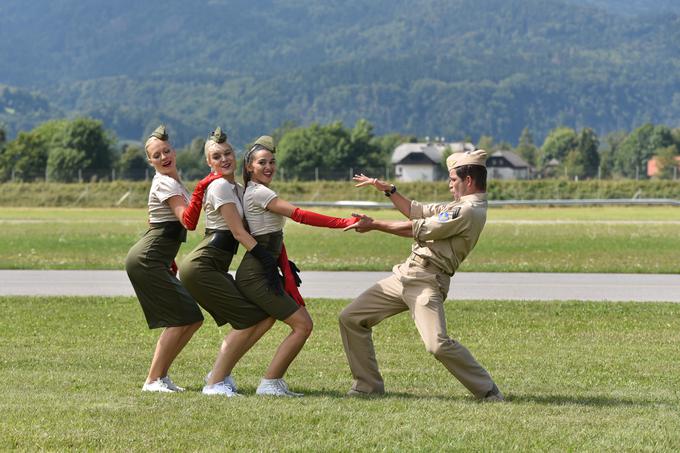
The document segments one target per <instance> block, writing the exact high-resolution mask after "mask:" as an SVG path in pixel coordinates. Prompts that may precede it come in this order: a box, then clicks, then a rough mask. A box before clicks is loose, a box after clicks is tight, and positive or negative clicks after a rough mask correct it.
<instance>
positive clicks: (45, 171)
mask: <svg viewBox="0 0 680 453" xmlns="http://www.w3.org/2000/svg"><path fill="white" fill-rule="evenodd" d="M45 182H47V167H45Z"/></svg>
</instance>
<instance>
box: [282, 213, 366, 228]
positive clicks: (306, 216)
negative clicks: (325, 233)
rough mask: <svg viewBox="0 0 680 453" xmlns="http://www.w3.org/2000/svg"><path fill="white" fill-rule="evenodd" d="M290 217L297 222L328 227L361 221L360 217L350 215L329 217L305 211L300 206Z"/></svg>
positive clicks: (344, 226)
mask: <svg viewBox="0 0 680 453" xmlns="http://www.w3.org/2000/svg"><path fill="white" fill-rule="evenodd" d="M290 218H291V219H293V220H295V221H296V222H297V223H304V224H305V225H312V226H318V227H326V228H346V227H348V226H350V225H354V224H355V223H357V222H358V221H359V218H358V217H350V218H347V219H343V218H340V217H329V216H327V215H323V214H317V213H316V212H312V211H305V210H303V209H300V208H295V211H293V215H291V216H290Z"/></svg>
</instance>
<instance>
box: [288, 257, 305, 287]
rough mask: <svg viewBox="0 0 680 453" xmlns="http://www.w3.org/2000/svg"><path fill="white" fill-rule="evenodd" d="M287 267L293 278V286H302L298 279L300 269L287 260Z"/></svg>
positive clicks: (300, 280)
mask: <svg viewBox="0 0 680 453" xmlns="http://www.w3.org/2000/svg"><path fill="white" fill-rule="evenodd" d="M288 266H290V271H291V273H292V274H293V277H295V286H297V287H298V288H299V287H300V285H301V284H302V279H301V278H300V269H299V268H298V267H297V265H296V264H295V263H294V262H292V261H291V260H288Z"/></svg>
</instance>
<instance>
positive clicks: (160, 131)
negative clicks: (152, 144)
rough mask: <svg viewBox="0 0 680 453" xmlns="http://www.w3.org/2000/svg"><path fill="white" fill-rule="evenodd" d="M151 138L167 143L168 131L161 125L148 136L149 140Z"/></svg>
mask: <svg viewBox="0 0 680 453" xmlns="http://www.w3.org/2000/svg"><path fill="white" fill-rule="evenodd" d="M151 137H156V138H157V139H158V140H162V141H164V142H166V141H168V131H167V129H166V128H165V125H164V124H161V125H160V126H158V127H157V128H156V129H154V131H153V132H152V133H151V135H149V138H151Z"/></svg>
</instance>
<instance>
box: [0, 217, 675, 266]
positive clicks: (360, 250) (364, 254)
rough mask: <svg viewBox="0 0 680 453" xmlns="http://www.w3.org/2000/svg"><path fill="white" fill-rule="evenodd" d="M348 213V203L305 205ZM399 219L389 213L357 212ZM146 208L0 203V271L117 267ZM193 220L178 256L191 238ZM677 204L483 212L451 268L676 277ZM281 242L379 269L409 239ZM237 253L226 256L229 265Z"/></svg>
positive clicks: (299, 234)
mask: <svg viewBox="0 0 680 453" xmlns="http://www.w3.org/2000/svg"><path fill="white" fill-rule="evenodd" d="M315 210H317V211H319V212H323V213H326V214H329V215H337V216H348V215H349V214H350V212H351V209H342V210H339V209H315ZM366 212H367V213H368V214H369V215H372V216H374V217H376V218H381V219H399V215H398V213H397V212H396V211H394V210H378V211H373V210H370V211H366ZM145 226H146V212H145V211H144V210H131V209H61V208H25V209H21V208H3V209H2V210H0V228H1V229H2V241H0V268H2V269H122V267H123V262H124V259H125V255H126V254H127V251H128V249H129V248H130V246H131V245H132V244H134V243H135V241H136V240H137V239H138V238H139V237H140V236H141V235H142V234H143V233H144V231H145ZM202 229H203V224H202V223H201V224H200V225H199V230H198V231H197V232H191V233H189V239H188V242H187V243H186V244H184V245H183V246H182V248H181V250H180V253H179V259H178V262H180V263H181V258H182V257H183V256H184V255H186V253H188V252H189V251H190V250H191V249H192V247H194V246H195V245H196V244H197V243H198V241H199V240H200V238H201V235H202V233H201V231H202ZM678 231H680V209H678V208H673V207H647V208H644V207H643V208H641V207H585V208H491V209H490V210H489V215H488V223H487V226H486V228H485V230H484V232H483V234H482V236H481V238H480V241H479V243H478V245H477V247H476V249H475V250H474V251H473V252H472V254H471V255H470V256H469V257H468V259H467V260H466V262H465V263H463V266H462V267H461V271H499V272H500V271H505V272H520V271H521V272H633V273H678V272H680V260H678V259H677V256H678V252H679V251H680V235H679V234H678ZM285 235H286V246H287V248H288V251H289V255H290V256H291V259H293V260H294V261H296V262H297V263H298V265H299V266H300V267H301V268H302V270H389V269H391V267H392V265H394V264H395V263H397V262H399V261H402V260H403V259H404V258H405V257H406V256H407V255H408V253H409V251H410V246H411V241H410V240H409V239H405V238H399V237H395V236H391V235H386V234H383V233H376V232H372V233H367V234H357V233H355V232H342V231H340V230H328V229H325V228H314V227H310V226H306V225H299V224H296V223H294V222H292V221H288V223H287V225H286V230H285ZM242 253H243V251H242V249H241V251H240V252H239V255H238V256H237V257H236V259H235V260H234V265H237V264H238V262H239V260H240V256H241V255H242Z"/></svg>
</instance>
